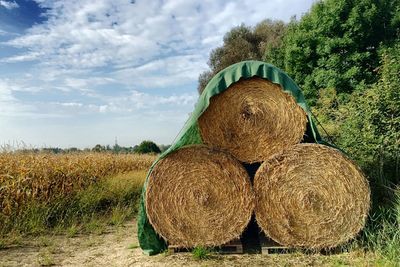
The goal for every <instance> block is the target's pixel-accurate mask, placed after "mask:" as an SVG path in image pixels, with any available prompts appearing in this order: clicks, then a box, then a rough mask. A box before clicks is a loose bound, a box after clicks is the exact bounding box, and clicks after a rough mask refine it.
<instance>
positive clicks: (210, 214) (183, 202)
mask: <svg viewBox="0 0 400 267" xmlns="http://www.w3.org/2000/svg"><path fill="white" fill-rule="evenodd" d="M146 194H147V196H146V199H147V202H146V203H147V212H148V216H149V219H150V222H151V224H152V225H153V226H154V228H155V230H156V231H157V233H159V234H160V235H161V236H162V237H163V238H164V239H165V240H168V242H169V244H170V245H173V246H178V247H195V246H218V245H222V244H224V243H226V242H228V241H230V240H232V239H234V238H237V237H239V236H240V234H241V233H242V232H243V230H244V228H245V227H246V226H247V224H248V222H249V220H250V218H251V215H252V211H253V208H254V194H253V190H252V188H251V184H250V179H249V177H248V175H247V172H246V170H245V169H244V168H243V166H242V165H241V164H240V163H239V161H237V160H236V159H235V158H233V157H232V156H231V155H229V154H227V153H224V152H221V151H219V150H215V149H210V148H208V147H206V146H203V145H194V146H186V147H184V148H182V149H179V150H177V151H176V152H174V153H172V154H170V155H169V156H168V157H166V158H164V159H162V160H160V161H159V162H158V164H157V165H156V166H155V167H154V169H153V171H152V172H151V175H150V179H149V184H148V187H147V192H146Z"/></svg>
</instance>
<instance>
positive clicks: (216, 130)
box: [198, 77, 307, 163]
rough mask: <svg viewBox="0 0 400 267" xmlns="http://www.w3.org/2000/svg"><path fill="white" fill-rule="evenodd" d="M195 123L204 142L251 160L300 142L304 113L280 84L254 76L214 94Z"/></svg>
mask: <svg viewBox="0 0 400 267" xmlns="http://www.w3.org/2000/svg"><path fill="white" fill-rule="evenodd" d="M198 123H199V128H200V133H201V137H202V139H203V141H204V143H205V144H208V145H209V146H213V147H216V148H219V149H222V150H225V151H228V152H229V153H231V154H232V155H233V156H235V157H236V158H237V159H239V160H240V161H243V162H248V163H253V162H262V161H264V160H267V159H268V158H270V157H271V156H272V155H274V154H277V153H281V152H282V151H283V150H284V149H286V148H289V147H290V146H292V145H294V144H297V143H299V142H300V141H301V140H302V138H303V135H304V132H305V130H306V123H307V117H306V113H305V112H304V110H303V109H302V108H301V107H300V106H299V105H298V104H297V103H296V101H295V99H294V98H293V97H292V96H291V95H290V94H288V93H286V92H284V91H283V90H282V88H281V87H280V86H279V85H277V84H273V83H271V82H270V81H267V80H265V79H261V78H256V77H254V78H251V79H246V80H240V81H238V82H236V83H234V84H233V85H231V86H230V87H229V88H228V89H227V90H226V91H224V92H222V93H221V94H218V95H215V96H213V97H212V98H211V100H210V105H209V106H208V108H207V109H206V110H205V112H204V113H203V114H202V115H201V117H200V118H199V121H198Z"/></svg>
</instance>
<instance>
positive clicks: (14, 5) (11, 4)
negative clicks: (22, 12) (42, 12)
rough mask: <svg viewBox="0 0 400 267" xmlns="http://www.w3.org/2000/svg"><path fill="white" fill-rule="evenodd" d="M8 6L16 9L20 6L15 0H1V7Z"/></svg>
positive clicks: (7, 7)
mask: <svg viewBox="0 0 400 267" xmlns="http://www.w3.org/2000/svg"><path fill="white" fill-rule="evenodd" d="M1 7H3V8H6V9H14V8H18V7H19V5H18V4H17V3H16V2H15V1H6V0H0V8H1Z"/></svg>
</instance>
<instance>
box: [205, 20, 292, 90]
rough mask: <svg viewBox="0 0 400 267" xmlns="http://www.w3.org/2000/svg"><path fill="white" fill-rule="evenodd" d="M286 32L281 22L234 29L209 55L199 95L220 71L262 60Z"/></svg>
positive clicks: (270, 21) (262, 22) (265, 22)
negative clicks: (237, 64)
mask: <svg viewBox="0 0 400 267" xmlns="http://www.w3.org/2000/svg"><path fill="white" fill-rule="evenodd" d="M285 31H286V25H285V23H284V22H282V21H273V20H269V19H267V20H263V21H261V22H260V23H258V24H257V25H256V26H255V27H249V26H246V25H244V24H242V25H240V26H237V27H234V28H233V29H231V30H230V31H229V32H228V33H226V34H225V36H224V39H223V41H224V43H223V45H222V46H221V47H217V48H216V49H214V50H212V51H211V53H210V58H209V61H208V65H209V67H210V70H208V71H205V72H203V73H202V74H200V76H199V86H198V91H199V93H201V92H202V91H203V89H204V88H205V86H206V85H207V83H208V82H209V80H210V79H211V78H212V77H213V76H214V75H215V74H216V73H218V72H219V71H220V70H222V69H224V68H226V67H228V66H230V65H232V64H234V63H237V62H240V61H243V60H251V59H253V60H262V58H263V56H264V54H265V52H266V50H267V49H271V50H272V49H273V48H275V47H278V46H279V45H280V43H281V38H282V36H283V34H284V32H285Z"/></svg>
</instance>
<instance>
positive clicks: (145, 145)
mask: <svg viewBox="0 0 400 267" xmlns="http://www.w3.org/2000/svg"><path fill="white" fill-rule="evenodd" d="M169 147H170V145H157V144H156V143H154V142H153V141H149V140H145V141H143V142H141V143H140V144H139V145H135V146H130V147H124V146H120V145H118V144H115V145H114V146H112V147H111V146H110V145H100V144H97V145H95V146H94V147H93V148H84V149H80V148H76V147H70V148H59V147H46V148H29V149H26V148H23V149H18V150H17V151H19V152H26V153H41V152H42V153H54V154H63V153H80V152H109V153H118V154H119V153H120V154H128V153H137V154H148V153H154V154H159V153H162V152H164V151H165V150H167V149H168V148H169Z"/></svg>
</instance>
